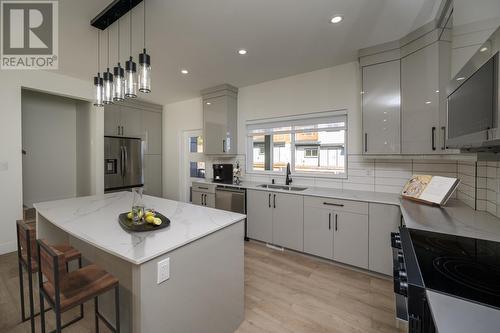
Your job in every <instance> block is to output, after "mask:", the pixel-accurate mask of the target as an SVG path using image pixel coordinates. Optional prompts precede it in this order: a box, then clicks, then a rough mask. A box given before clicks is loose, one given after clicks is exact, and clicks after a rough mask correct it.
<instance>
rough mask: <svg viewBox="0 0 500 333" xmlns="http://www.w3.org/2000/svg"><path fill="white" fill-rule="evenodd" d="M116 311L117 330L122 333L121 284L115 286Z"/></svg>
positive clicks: (117, 332)
mask: <svg viewBox="0 0 500 333" xmlns="http://www.w3.org/2000/svg"><path fill="white" fill-rule="evenodd" d="M115 313H116V317H115V318H116V324H115V332H116V333H120V286H116V287H115Z"/></svg>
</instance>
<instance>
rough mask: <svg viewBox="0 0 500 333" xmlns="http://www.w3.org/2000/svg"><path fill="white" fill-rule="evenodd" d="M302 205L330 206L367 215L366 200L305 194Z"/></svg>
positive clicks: (333, 208)
mask: <svg viewBox="0 0 500 333" xmlns="http://www.w3.org/2000/svg"><path fill="white" fill-rule="evenodd" d="M304 205H305V206H310V207H317V208H330V209H332V210H335V211H338V212H351V213H358V214H365V215H368V203H367V202H360V201H351V200H342V199H332V198H323V197H308V196H306V197H304Z"/></svg>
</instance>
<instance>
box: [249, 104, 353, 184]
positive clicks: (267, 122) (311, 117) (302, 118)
mask: <svg viewBox="0 0 500 333" xmlns="http://www.w3.org/2000/svg"><path fill="white" fill-rule="evenodd" d="M340 117H343V118H344V123H345V126H344V127H343V128H342V129H338V130H344V172H343V173H341V174H333V173H330V172H297V171H295V135H294V133H293V132H292V134H291V146H292V148H291V162H290V168H291V170H292V173H293V176H295V177H304V178H333V179H347V170H348V168H347V164H348V151H347V145H348V143H347V137H348V135H347V133H348V117H347V109H341V110H333V111H327V112H315V113H308V114H301V115H296V116H288V117H277V118H265V119H256V120H249V121H247V122H246V126H245V131H246V135H245V138H246V141H247V142H246V156H247V158H246V173H247V174H250V175H252V174H253V175H267V176H279V175H282V174H283V172H282V171H274V170H253V140H250V138H251V137H252V136H253V135H252V134H250V133H249V128H255V127H259V126H263V127H271V126H276V127H277V126H279V125H280V124H281V125H282V126H283V127H285V126H286V124H295V123H306V122H309V121H310V122H311V123H314V122H317V121H318V120H320V119H327V118H332V119H334V118H340ZM337 121H338V120H337ZM324 130H328V129H314V130H300V132H301V133H304V132H307V131H311V132H312V131H324ZM280 133H281V132H275V133H272V134H280ZM283 133H289V131H285V132H283ZM265 134H271V133H263V135H265ZM271 147H273V142H272V135H271ZM273 150H274V149H270V159H271V165H272V163H273V157H274V156H273ZM319 154H320V152H319V149H318V156H317V158H319Z"/></svg>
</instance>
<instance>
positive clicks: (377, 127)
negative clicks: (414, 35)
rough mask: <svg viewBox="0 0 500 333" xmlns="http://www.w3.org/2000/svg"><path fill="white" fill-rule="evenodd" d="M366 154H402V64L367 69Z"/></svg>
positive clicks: (364, 108) (364, 136)
mask: <svg viewBox="0 0 500 333" xmlns="http://www.w3.org/2000/svg"><path fill="white" fill-rule="evenodd" d="M362 75H363V91H362V100H363V153H364V154H399V153H401V137H400V129H401V122H400V115H401V92H400V61H399V60H394V61H389V62H384V63H379V64H374V65H370V66H364V67H363V69H362Z"/></svg>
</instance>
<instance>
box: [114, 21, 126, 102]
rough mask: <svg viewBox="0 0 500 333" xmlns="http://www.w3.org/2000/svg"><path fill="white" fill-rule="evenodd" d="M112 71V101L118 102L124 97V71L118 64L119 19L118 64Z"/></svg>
mask: <svg viewBox="0 0 500 333" xmlns="http://www.w3.org/2000/svg"><path fill="white" fill-rule="evenodd" d="M113 72H114V74H115V77H114V81H113V101H115V102H120V101H123V100H124V99H125V77H124V73H125V72H124V70H123V67H122V66H121V65H120V20H118V66H116V67H115V68H113Z"/></svg>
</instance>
